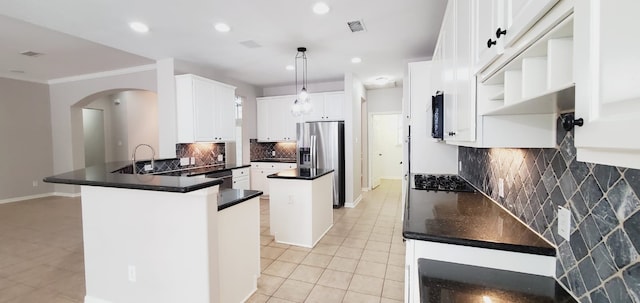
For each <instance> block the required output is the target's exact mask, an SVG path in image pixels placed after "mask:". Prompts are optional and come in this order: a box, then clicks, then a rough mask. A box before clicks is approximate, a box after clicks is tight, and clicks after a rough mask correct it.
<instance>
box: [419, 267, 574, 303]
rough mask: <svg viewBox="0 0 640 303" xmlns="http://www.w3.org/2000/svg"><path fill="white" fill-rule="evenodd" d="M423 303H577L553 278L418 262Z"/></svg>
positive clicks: (484, 268)
mask: <svg viewBox="0 0 640 303" xmlns="http://www.w3.org/2000/svg"><path fill="white" fill-rule="evenodd" d="M418 275H419V277H420V278H419V281H420V282H419V283H420V302H422V303H453V302H455V303H477V302H494V303H503V302H504V303H506V302H509V303H551V302H562V303H569V302H573V303H576V302H577V301H575V299H574V298H573V297H571V295H570V294H569V293H568V292H567V291H566V290H565V289H564V288H562V286H560V284H559V283H558V282H557V281H556V280H555V279H553V278H552V277H544V276H536V275H531V274H523V273H517V272H512V271H506V270H498V269H492V268H486V267H478V266H471V265H462V264H456V263H449V262H442V261H434V260H428V259H419V260H418Z"/></svg>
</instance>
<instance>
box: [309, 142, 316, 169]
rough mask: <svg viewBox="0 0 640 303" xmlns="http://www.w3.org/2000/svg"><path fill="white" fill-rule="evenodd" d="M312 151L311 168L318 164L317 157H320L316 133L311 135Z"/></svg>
mask: <svg viewBox="0 0 640 303" xmlns="http://www.w3.org/2000/svg"><path fill="white" fill-rule="evenodd" d="M310 149H311V150H310V152H311V168H316V166H317V163H318V162H317V157H318V153H317V152H318V151H317V150H316V136H315V135H311V148H310Z"/></svg>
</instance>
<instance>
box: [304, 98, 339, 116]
mask: <svg viewBox="0 0 640 303" xmlns="http://www.w3.org/2000/svg"><path fill="white" fill-rule="evenodd" d="M310 98H311V105H312V110H311V113H309V114H308V115H305V116H304V117H303V119H304V121H322V120H332V121H333V120H344V92H329V93H314V94H310Z"/></svg>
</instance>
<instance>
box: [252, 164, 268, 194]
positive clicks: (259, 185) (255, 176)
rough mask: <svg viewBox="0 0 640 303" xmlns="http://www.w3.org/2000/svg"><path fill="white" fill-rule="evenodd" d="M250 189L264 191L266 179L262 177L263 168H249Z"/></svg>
mask: <svg viewBox="0 0 640 303" xmlns="http://www.w3.org/2000/svg"><path fill="white" fill-rule="evenodd" d="M249 181H250V184H251V189H253V190H259V191H262V192H264V191H265V190H264V188H265V182H266V179H265V177H264V169H261V168H251V178H250V180H249Z"/></svg>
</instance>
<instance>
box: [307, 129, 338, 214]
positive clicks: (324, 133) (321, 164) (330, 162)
mask: <svg viewBox="0 0 640 303" xmlns="http://www.w3.org/2000/svg"><path fill="white" fill-rule="evenodd" d="M297 155H298V166H299V167H300V168H321V169H333V170H334V186H333V205H334V207H341V206H344V203H345V163H344V161H345V160H344V122H342V121H318V122H306V123H299V124H298V152H297ZM307 155H309V156H310V157H307ZM308 158H310V159H309V160H307V159H308Z"/></svg>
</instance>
